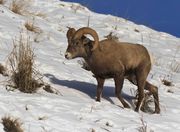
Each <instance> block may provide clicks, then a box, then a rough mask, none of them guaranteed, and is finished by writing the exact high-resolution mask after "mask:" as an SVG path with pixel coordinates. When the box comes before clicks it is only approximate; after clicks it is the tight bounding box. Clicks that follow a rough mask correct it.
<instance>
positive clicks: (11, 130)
mask: <svg viewBox="0 0 180 132" xmlns="http://www.w3.org/2000/svg"><path fill="white" fill-rule="evenodd" d="M2 124H3V126H4V131H5V132H23V129H22V128H21V126H22V123H20V122H19V120H18V119H13V118H12V117H3V118H2Z"/></svg>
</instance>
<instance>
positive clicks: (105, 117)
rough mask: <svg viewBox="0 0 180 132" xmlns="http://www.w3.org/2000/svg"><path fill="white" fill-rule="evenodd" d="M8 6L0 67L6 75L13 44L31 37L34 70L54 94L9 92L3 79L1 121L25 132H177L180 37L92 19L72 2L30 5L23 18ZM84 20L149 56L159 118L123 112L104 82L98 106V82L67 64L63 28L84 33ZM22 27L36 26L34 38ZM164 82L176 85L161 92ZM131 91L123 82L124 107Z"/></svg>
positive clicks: (0, 12) (0, 21) (1, 29)
mask: <svg viewBox="0 0 180 132" xmlns="http://www.w3.org/2000/svg"><path fill="white" fill-rule="evenodd" d="M27 1H28V0H27ZM21 2H22V3H23V1H21ZM22 3H21V4H22ZM10 5H11V1H10V0H9V1H8V0H6V2H5V3H4V4H0V63H2V64H3V65H5V66H6V67H8V68H9V66H7V58H8V56H9V54H10V52H11V51H12V48H13V40H15V39H18V38H19V36H20V34H21V33H22V32H23V34H25V35H27V36H29V37H30V41H31V44H32V47H33V51H34V54H35V67H36V69H37V70H38V71H39V72H40V73H41V74H42V75H43V76H44V77H43V80H44V81H45V82H46V83H49V84H50V85H51V86H52V87H53V88H55V89H56V90H57V91H58V93H59V94H57V95H56V94H51V93H47V92H45V91H44V90H42V89H40V90H38V91H37V93H34V94H27V93H22V92H20V91H18V90H14V91H7V89H6V86H5V85H6V84H7V80H9V77H4V76H2V75H0V81H1V82H0V100H1V101H0V110H1V112H0V118H2V117H4V116H12V117H15V118H19V120H20V121H21V122H22V123H23V125H22V127H23V129H24V131H25V132H93V131H95V132H121V131H125V132H138V131H141V130H140V129H142V128H144V129H146V130H147V131H148V132H149V131H154V132H169V131H173V132H179V131H180V126H179V124H180V105H178V104H179V102H180V81H179V80H180V38H176V37H174V36H172V35H169V34H167V33H163V32H158V31H155V30H153V29H150V28H148V27H145V26H143V25H137V24H135V23H133V22H130V21H128V20H125V19H123V18H118V17H114V16H111V15H102V14H97V13H94V12H91V11H90V10H88V9H87V8H86V7H83V6H81V5H79V4H75V3H67V2H62V1H58V0H43V1H42V0H31V1H28V2H25V4H22V5H21V7H24V8H22V10H21V12H22V14H21V15H20V14H17V13H14V12H12V11H11V10H10V9H9V7H10ZM88 18H89V26H90V27H91V28H93V29H95V30H96V31H97V32H98V34H99V37H100V39H103V38H104V36H106V35H108V34H109V33H110V32H113V34H114V35H116V36H117V37H118V38H119V41H126V42H132V43H139V44H142V45H144V46H145V47H146V48H147V49H148V50H149V52H151V54H153V56H154V60H155V63H154V65H153V67H152V70H151V72H150V74H149V76H148V80H149V81H150V82H152V83H153V84H154V85H156V86H158V89H159V98H160V106H161V113H160V114H149V113H145V112H142V111H140V112H139V113H137V112H135V111H134V110H133V109H134V108H132V109H123V108H122V105H121V103H120V102H119V100H118V99H117V98H115V94H114V82H113V80H111V79H110V80H106V82H105V88H104V90H103V98H102V101H101V102H100V103H99V102H96V101H95V95H96V80H95V78H94V77H92V73H91V72H88V71H86V70H84V69H82V68H81V64H80V63H81V60H82V59H81V58H77V59H74V60H66V59H65V58H64V53H65V51H66V47H67V40H66V32H67V26H69V27H74V28H76V29H78V28H81V27H84V26H87V25H88ZM26 22H30V23H33V25H34V26H35V27H36V32H31V31H28V30H27V29H26V28H25V26H24V25H25V23H26ZM8 73H10V71H9V69H8ZM163 79H165V80H168V81H171V82H172V84H173V86H165V85H164V84H163V83H162V80H163ZM135 91H136V86H134V85H132V84H131V83H130V82H128V81H125V83H124V86H123V93H122V95H123V97H124V98H125V99H127V100H129V103H132V98H133V96H135ZM132 107H133V106H132ZM142 120H143V122H144V123H145V125H143V123H142ZM146 126H147V128H146ZM3 131H4V130H3V125H2V124H0V132H3Z"/></svg>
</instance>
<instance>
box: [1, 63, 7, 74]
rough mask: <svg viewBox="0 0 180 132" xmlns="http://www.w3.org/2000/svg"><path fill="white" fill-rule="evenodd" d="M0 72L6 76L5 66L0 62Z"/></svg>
mask: <svg viewBox="0 0 180 132" xmlns="http://www.w3.org/2000/svg"><path fill="white" fill-rule="evenodd" d="M0 74H2V75H3V76H7V73H6V68H5V67H4V66H3V65H2V64H0Z"/></svg>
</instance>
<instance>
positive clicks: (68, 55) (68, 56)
mask: <svg viewBox="0 0 180 132" xmlns="http://www.w3.org/2000/svg"><path fill="white" fill-rule="evenodd" d="M65 58H66V59H68V60H69V59H72V55H71V53H69V52H66V53H65Z"/></svg>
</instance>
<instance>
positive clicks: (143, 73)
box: [135, 65, 151, 111]
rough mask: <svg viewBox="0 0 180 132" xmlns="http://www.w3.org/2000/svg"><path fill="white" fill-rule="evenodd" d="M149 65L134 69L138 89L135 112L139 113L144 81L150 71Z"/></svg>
mask: <svg viewBox="0 0 180 132" xmlns="http://www.w3.org/2000/svg"><path fill="white" fill-rule="evenodd" d="M150 68H151V67H150V65H141V67H139V68H138V69H136V73H135V75H136V81H137V87H138V95H139V96H138V102H137V106H136V108H135V111H139V109H140V107H141V104H142V101H143V99H144V88H145V85H146V79H147V76H148V74H149V71H150Z"/></svg>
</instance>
